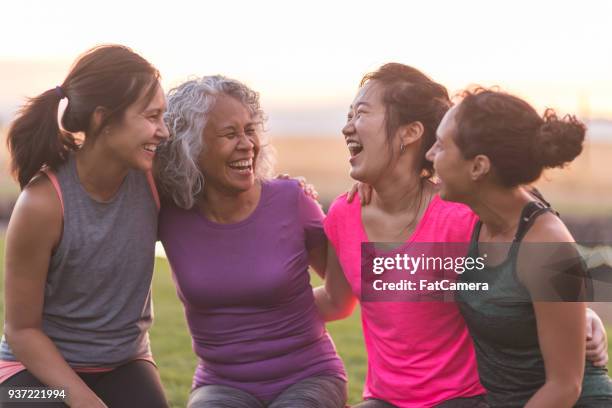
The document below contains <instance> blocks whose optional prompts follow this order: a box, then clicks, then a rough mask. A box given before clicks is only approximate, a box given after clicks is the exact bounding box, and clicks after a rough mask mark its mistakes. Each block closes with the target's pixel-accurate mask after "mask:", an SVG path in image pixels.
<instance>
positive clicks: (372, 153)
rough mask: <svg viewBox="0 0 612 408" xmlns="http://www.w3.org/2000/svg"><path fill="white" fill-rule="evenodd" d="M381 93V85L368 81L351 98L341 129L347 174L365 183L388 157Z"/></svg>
mask: <svg viewBox="0 0 612 408" xmlns="http://www.w3.org/2000/svg"><path fill="white" fill-rule="evenodd" d="M382 96H383V87H382V86H381V85H380V84H379V83H378V82H377V81H376V80H372V81H368V82H367V83H366V84H365V85H364V86H363V87H362V88H361V89H360V90H359V92H358V93H357V96H356V97H355V99H354V100H353V103H352V104H351V107H350V110H349V114H348V121H347V123H346V125H345V126H344V128H343V129H342V133H343V134H344V138H345V141H346V144H347V146H348V149H349V152H350V154H351V158H350V160H349V162H350V164H351V171H350V176H351V177H352V178H353V179H355V180H358V181H361V182H364V183H368V184H374V182H375V181H376V180H378V178H379V177H380V176H381V175H382V174H383V173H384V171H385V170H386V169H388V164H389V162H390V160H391V157H390V156H391V153H390V149H389V144H388V141H387V135H386V130H385V112H386V110H385V106H384V104H383V101H382Z"/></svg>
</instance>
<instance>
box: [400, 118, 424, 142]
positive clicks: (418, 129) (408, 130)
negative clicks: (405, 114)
mask: <svg viewBox="0 0 612 408" xmlns="http://www.w3.org/2000/svg"><path fill="white" fill-rule="evenodd" d="M398 131H399V138H400V143H401V144H402V145H403V146H408V145H409V144H412V143H414V142H417V141H419V140H420V139H421V137H422V136H423V133H425V128H424V127H423V124H422V123H421V122H418V121H417V122H412V123H409V124H407V125H403V126H400V128H399V129H398Z"/></svg>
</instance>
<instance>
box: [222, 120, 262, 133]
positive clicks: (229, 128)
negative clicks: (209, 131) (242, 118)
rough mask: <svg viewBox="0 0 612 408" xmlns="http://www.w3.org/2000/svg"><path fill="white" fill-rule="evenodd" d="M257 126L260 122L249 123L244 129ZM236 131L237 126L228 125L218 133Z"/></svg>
mask: <svg viewBox="0 0 612 408" xmlns="http://www.w3.org/2000/svg"><path fill="white" fill-rule="evenodd" d="M257 124H258V122H249V123H247V124H246V125H245V126H244V127H249V126H257ZM235 129H236V126H235V125H226V126H223V127H222V128H220V129H219V130H218V131H219V132H223V131H226V130H235Z"/></svg>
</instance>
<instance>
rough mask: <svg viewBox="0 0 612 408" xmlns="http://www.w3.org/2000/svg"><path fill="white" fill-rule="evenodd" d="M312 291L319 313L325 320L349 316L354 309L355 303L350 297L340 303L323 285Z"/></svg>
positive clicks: (329, 320)
mask: <svg viewBox="0 0 612 408" xmlns="http://www.w3.org/2000/svg"><path fill="white" fill-rule="evenodd" d="M313 291H314V297H315V304H316V305H317V309H318V310H319V314H320V315H321V317H322V318H323V320H325V321H326V322H331V321H334V320H340V319H344V318H346V317H348V316H350V315H351V314H352V313H353V310H354V309H355V303H354V302H352V301H351V300H350V299H348V301H345V302H341V303H338V302H335V301H334V299H333V298H332V297H331V296H330V295H329V293H328V292H327V290H326V289H325V287H324V286H319V287H317V288H315V289H313Z"/></svg>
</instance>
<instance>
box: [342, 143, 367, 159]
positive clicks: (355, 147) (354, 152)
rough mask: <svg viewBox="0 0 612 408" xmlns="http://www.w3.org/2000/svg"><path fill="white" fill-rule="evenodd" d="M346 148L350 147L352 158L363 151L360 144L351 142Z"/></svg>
mask: <svg viewBox="0 0 612 408" xmlns="http://www.w3.org/2000/svg"><path fill="white" fill-rule="evenodd" d="M346 146H347V147H348V149H349V152H351V156H355V155H357V154H359V152H361V151H362V150H363V145H362V144H361V143H358V142H353V141H350V142H348V143H347V144H346Z"/></svg>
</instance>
